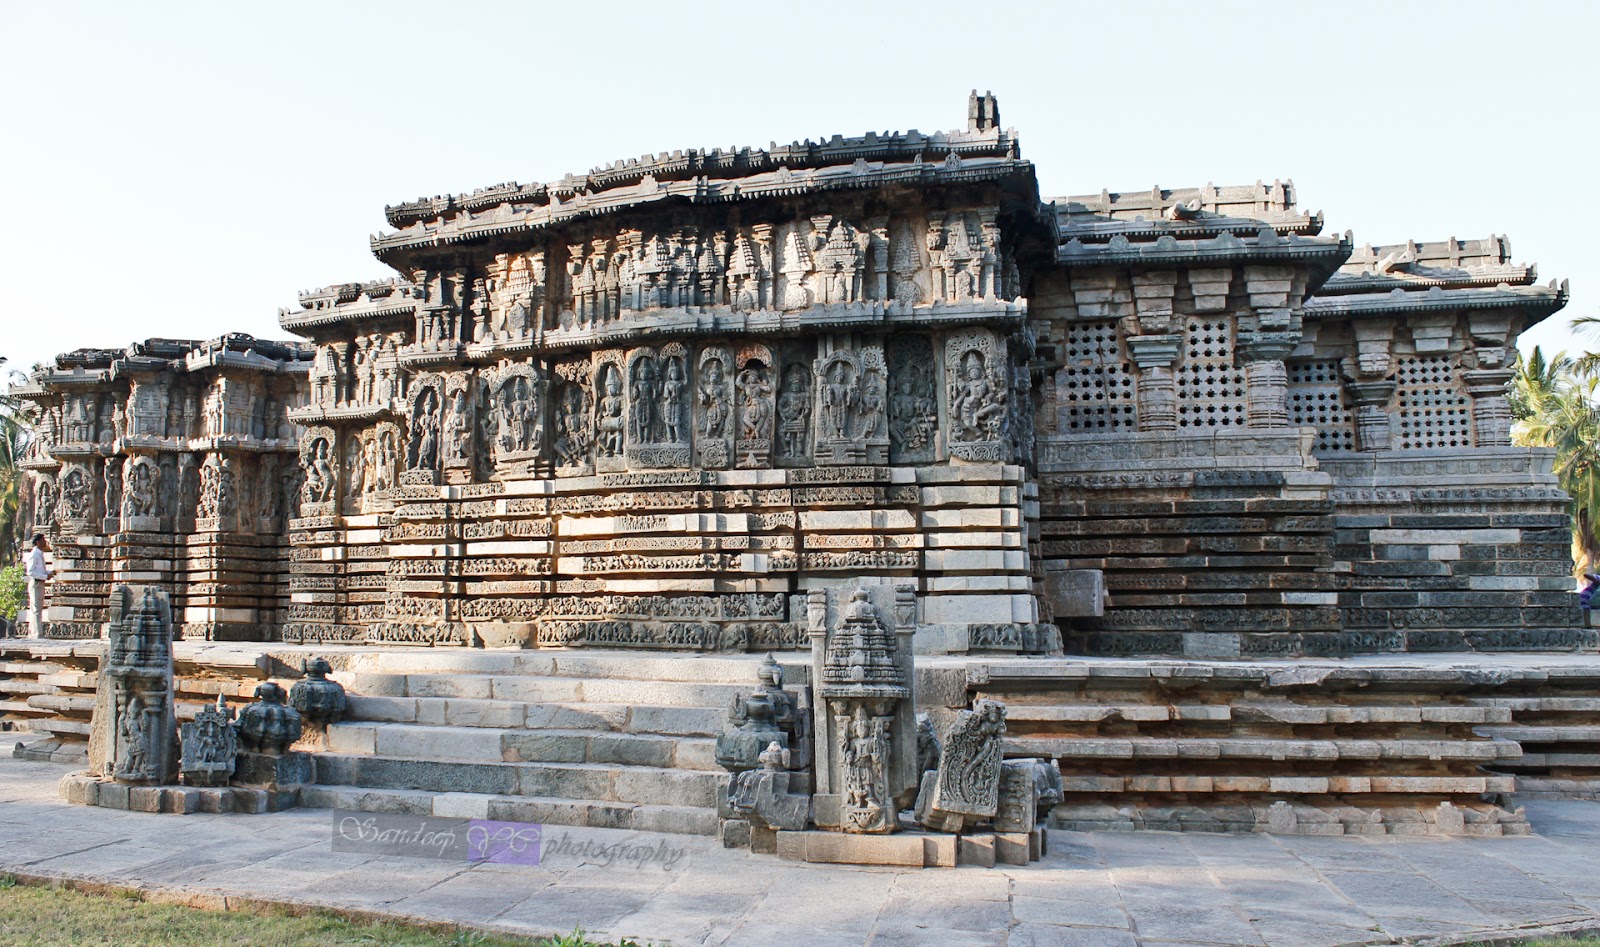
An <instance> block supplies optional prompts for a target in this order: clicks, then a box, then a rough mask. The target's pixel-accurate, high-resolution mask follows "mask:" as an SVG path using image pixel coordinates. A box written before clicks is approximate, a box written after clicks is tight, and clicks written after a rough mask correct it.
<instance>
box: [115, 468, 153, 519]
mask: <svg viewBox="0 0 1600 947" xmlns="http://www.w3.org/2000/svg"><path fill="white" fill-rule="evenodd" d="M127 477H128V479H127V486H126V487H125V488H124V489H123V493H122V515H123V516H155V515H156V484H155V473H154V469H153V468H152V467H151V465H150V464H148V463H136V464H130V465H129V466H128V472H127Z"/></svg>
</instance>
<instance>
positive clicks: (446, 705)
mask: <svg viewBox="0 0 1600 947" xmlns="http://www.w3.org/2000/svg"><path fill="white" fill-rule="evenodd" d="M752 689H753V688H752ZM346 716H347V719H350V720H355V721H371V722H381V723H421V724H432V725H449V726H456V727H501V728H518V727H525V728H527V729H530V730H536V729H545V728H554V729H562V730H598V731H614V732H624V733H653V734H660V735H663V736H685V737H714V736H716V735H717V734H719V733H721V732H722V729H723V725H724V724H725V723H726V722H727V716H728V711H727V709H726V708H725V707H668V706H661V705H652V704H637V703H619V704H605V703H585V702H582V701H568V702H559V701H547V702H528V701H520V700H474V699H471V698H445V697H364V696H361V695H357V694H352V695H350V696H349V710H348V711H347V714H346Z"/></svg>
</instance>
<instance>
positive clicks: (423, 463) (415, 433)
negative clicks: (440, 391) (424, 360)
mask: <svg viewBox="0 0 1600 947" xmlns="http://www.w3.org/2000/svg"><path fill="white" fill-rule="evenodd" d="M438 410H439V398H438V395H437V394H435V392H434V389H433V388H431V387H430V388H427V389H425V390H424V391H423V392H422V394H421V396H420V397H418V398H417V410H416V413H415V414H414V415H413V417H412V419H411V457H410V460H411V467H412V468H413V469H426V470H437V469H438V468H439V415H438Z"/></svg>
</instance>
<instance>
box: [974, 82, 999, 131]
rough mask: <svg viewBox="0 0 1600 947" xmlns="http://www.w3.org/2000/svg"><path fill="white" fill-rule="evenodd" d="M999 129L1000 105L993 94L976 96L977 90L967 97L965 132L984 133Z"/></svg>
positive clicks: (986, 93) (987, 93)
mask: <svg viewBox="0 0 1600 947" xmlns="http://www.w3.org/2000/svg"><path fill="white" fill-rule="evenodd" d="M999 127H1000V103H999V101H998V100H996V99H995V97H994V93H993V92H985V93H984V94H983V95H979V94H978V90H977V89H973V90H972V94H971V95H969V96H967V131H969V132H986V131H989V130H990V129H994V128H999Z"/></svg>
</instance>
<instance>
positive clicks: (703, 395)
mask: <svg viewBox="0 0 1600 947" xmlns="http://www.w3.org/2000/svg"><path fill="white" fill-rule="evenodd" d="M700 403H701V404H702V405H704V406H705V414H704V415H702V416H701V419H700V433H701V434H702V435H704V436H706V437H721V436H722V429H723V427H724V426H725V425H726V424H727V423H728V401H727V392H725V391H724V390H723V385H722V359H720V358H713V359H711V360H709V361H707V362H706V363H705V377H704V378H703V379H701V381H700Z"/></svg>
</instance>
